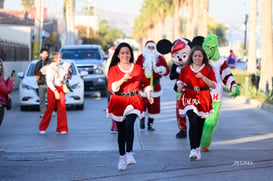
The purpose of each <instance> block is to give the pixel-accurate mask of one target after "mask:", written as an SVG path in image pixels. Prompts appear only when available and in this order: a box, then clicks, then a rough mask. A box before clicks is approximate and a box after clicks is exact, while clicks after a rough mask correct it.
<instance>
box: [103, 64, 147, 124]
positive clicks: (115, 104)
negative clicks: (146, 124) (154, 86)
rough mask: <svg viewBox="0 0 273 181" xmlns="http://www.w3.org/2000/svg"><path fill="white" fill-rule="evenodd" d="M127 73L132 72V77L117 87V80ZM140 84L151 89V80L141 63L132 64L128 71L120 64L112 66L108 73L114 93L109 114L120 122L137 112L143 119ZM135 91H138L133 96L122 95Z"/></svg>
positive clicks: (111, 89) (110, 86) (109, 106)
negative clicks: (145, 73)
mask: <svg viewBox="0 0 273 181" xmlns="http://www.w3.org/2000/svg"><path fill="white" fill-rule="evenodd" d="M126 73H131V76H132V78H131V79H129V80H127V81H126V82H124V83H123V84H122V85H121V86H120V88H119V89H116V88H115V82H116V81H119V80H120V79H121V78H122V77H123V76H124V74H126ZM140 85H141V86H144V87H145V89H146V90H147V89H151V87H150V82H149V80H148V79H147V78H146V76H145V75H144V72H143V70H142V68H141V67H140V66H139V65H136V64H132V67H131V69H130V70H128V71H125V70H123V69H122V67H121V66H119V64H118V65H115V66H113V67H111V68H110V70H109V73H108V89H109V91H110V92H112V93H113V94H112V96H111V99H110V101H109V103H108V107H107V116H108V117H112V119H113V120H115V121H119V122H122V121H123V120H124V119H125V116H126V115H128V114H136V115H137V116H138V118H139V119H141V118H142V117H143V116H144V107H143V102H142V97H141V96H140V94H138V91H139V88H140ZM135 92H137V93H136V94H135V95H132V96H122V94H123V93H135Z"/></svg>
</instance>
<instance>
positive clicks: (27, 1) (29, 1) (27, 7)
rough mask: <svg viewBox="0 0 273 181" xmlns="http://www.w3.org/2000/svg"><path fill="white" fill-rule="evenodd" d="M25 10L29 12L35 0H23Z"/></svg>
mask: <svg viewBox="0 0 273 181" xmlns="http://www.w3.org/2000/svg"><path fill="white" fill-rule="evenodd" d="M21 4H22V6H23V7H24V10H25V11H26V12H27V13H29V10H30V8H31V7H32V6H33V5H34V0H21Z"/></svg>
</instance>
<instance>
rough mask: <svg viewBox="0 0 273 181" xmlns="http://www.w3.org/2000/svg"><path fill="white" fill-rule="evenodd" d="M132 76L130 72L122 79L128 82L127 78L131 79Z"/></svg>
mask: <svg viewBox="0 0 273 181" xmlns="http://www.w3.org/2000/svg"><path fill="white" fill-rule="evenodd" d="M131 78H132V76H131V74H130V73H127V74H125V75H124V76H123V77H122V79H121V80H122V81H123V82H127V80H129V79H131Z"/></svg>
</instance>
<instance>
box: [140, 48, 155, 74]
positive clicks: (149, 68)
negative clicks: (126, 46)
mask: <svg viewBox="0 0 273 181" xmlns="http://www.w3.org/2000/svg"><path fill="white" fill-rule="evenodd" d="M145 50H146V49H145ZM145 50H144V51H143V56H144V63H143V69H144V72H145V75H146V76H152V75H153V69H154V68H155V67H156V62H157V61H156V60H157V57H158V55H157V54H156V52H155V51H150V50H146V51H145Z"/></svg>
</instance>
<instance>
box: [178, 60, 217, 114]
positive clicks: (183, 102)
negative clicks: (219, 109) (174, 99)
mask: <svg viewBox="0 0 273 181" xmlns="http://www.w3.org/2000/svg"><path fill="white" fill-rule="evenodd" d="M198 72H200V73H202V74H203V75H204V76H206V77H207V78H208V79H210V80H212V81H214V82H215V84H216V78H215V73H214V71H213V68H212V67H210V66H208V65H205V64H203V65H202V66H201V68H200V69H199V70H198V71H196V70H194V69H193V68H192V66H191V65H187V66H185V67H184V68H183V69H182V71H181V73H180V75H179V77H178V81H177V83H179V82H182V83H183V84H184V85H185V86H184V90H183V91H182V96H181V98H180V100H179V105H178V106H179V113H180V114H181V115H186V112H187V111H188V110H193V111H194V113H196V114H197V115H198V116H200V117H202V118H206V117H208V116H209V115H210V114H211V113H212V112H213V108H212V98H211V95H210V88H209V87H208V85H207V84H206V83H205V82H204V81H203V80H202V79H201V78H196V77H195V75H196V73H198Z"/></svg>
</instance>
